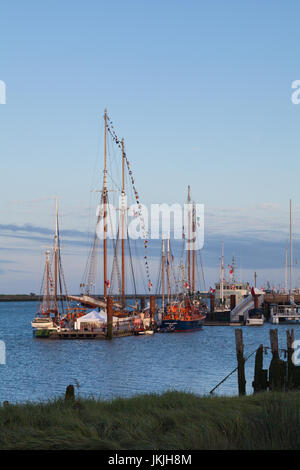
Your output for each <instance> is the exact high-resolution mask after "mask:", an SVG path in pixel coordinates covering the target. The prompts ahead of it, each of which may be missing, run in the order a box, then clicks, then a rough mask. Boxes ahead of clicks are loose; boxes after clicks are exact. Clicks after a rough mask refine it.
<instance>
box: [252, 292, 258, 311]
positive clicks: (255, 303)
mask: <svg viewBox="0 0 300 470" xmlns="http://www.w3.org/2000/svg"><path fill="white" fill-rule="evenodd" d="M253 297H254V308H258V295H257V294H254V296H253Z"/></svg>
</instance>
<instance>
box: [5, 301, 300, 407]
mask: <svg viewBox="0 0 300 470" xmlns="http://www.w3.org/2000/svg"><path fill="white" fill-rule="evenodd" d="M35 311H36V303H35V302H3V303H2V302H1V303H0V340H2V341H4V342H5V345H6V364H5V365H0V401H4V400H8V401H10V402H24V401H28V400H30V401H31V400H47V399H49V398H53V397H55V396H58V395H62V394H63V393H64V391H65V388H66V386H67V385H68V384H70V383H73V384H74V385H75V384H76V383H77V384H78V385H79V388H78V392H79V393H80V395H82V396H89V395H93V396H95V397H101V398H104V399H110V398H113V397H116V396H122V397H128V396H131V395H135V394H141V393H149V392H155V393H160V392H163V391H166V390H170V389H171V390H174V389H175V390H184V391H189V392H194V393H198V394H208V393H209V391H210V390H211V389H212V388H213V387H214V386H215V385H216V384H217V383H218V382H219V381H220V380H221V379H222V378H224V377H225V376H226V375H227V374H228V373H229V372H231V371H232V370H233V369H234V368H235V367H236V358H235V337H234V328H233V327H228V326H223V327H216V326H206V327H203V330H202V331H198V332H193V333H171V334H155V335H153V336H137V337H135V336H133V337H126V338H119V339H115V340H112V341H95V340H69V341H68V340H65V341H64V340H45V339H44V340H43V339H36V338H34V337H33V336H32V329H31V324H30V322H31V320H32V318H33V316H34V314H35ZM293 327H294V330H295V339H300V325H299V326H298V325H293ZM270 328H271V325H269V324H265V325H264V326H263V327H244V328H243V334H244V343H245V356H247V355H248V354H250V353H251V352H252V351H253V350H254V349H256V348H257V347H258V346H259V344H261V343H263V344H264V345H265V346H269V329H270ZM278 328H279V343H280V347H285V341H286V333H285V331H286V329H287V326H284V325H279V327H278ZM269 361H270V354H268V355H267V356H265V358H264V365H265V367H266V366H268V365H269ZM253 366H254V356H252V357H251V358H250V359H249V361H247V362H246V380H247V393H252V387H251V383H252V380H253ZM215 393H216V394H226V395H236V394H237V375H236V373H234V374H233V375H232V376H231V377H230V378H229V379H228V380H227V381H226V382H225V383H224V384H222V385H221V386H220V387H219V388H218V389H217V391H216V392H215Z"/></svg>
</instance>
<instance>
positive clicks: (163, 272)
mask: <svg viewBox="0 0 300 470" xmlns="http://www.w3.org/2000/svg"><path fill="white" fill-rule="evenodd" d="M161 305H162V310H163V311H164V309H165V240H164V239H163V240H162V302H161Z"/></svg>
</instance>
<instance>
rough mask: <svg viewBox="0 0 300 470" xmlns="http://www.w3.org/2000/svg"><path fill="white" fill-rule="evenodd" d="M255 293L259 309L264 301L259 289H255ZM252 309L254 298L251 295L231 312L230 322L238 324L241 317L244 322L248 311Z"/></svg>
mask: <svg viewBox="0 0 300 470" xmlns="http://www.w3.org/2000/svg"><path fill="white" fill-rule="evenodd" d="M255 293H256V294H257V296H258V306H259V307H261V305H262V303H263V300H264V296H263V294H264V293H263V292H262V291H260V290H259V289H255ZM252 308H254V298H253V295H252V294H249V295H247V297H245V298H244V299H243V300H242V301H241V302H240V303H239V304H238V305H236V306H235V307H234V309H233V310H231V312H230V322H232V323H234V322H239V321H240V317H241V316H243V318H244V320H245V319H246V316H247V314H248V312H249V310H251V309H252Z"/></svg>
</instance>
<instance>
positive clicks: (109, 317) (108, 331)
mask: <svg viewBox="0 0 300 470" xmlns="http://www.w3.org/2000/svg"><path fill="white" fill-rule="evenodd" d="M112 322H113V298H112V296H111V295H108V296H107V328H106V336H107V338H108V339H112V336H113V335H112Z"/></svg>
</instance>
